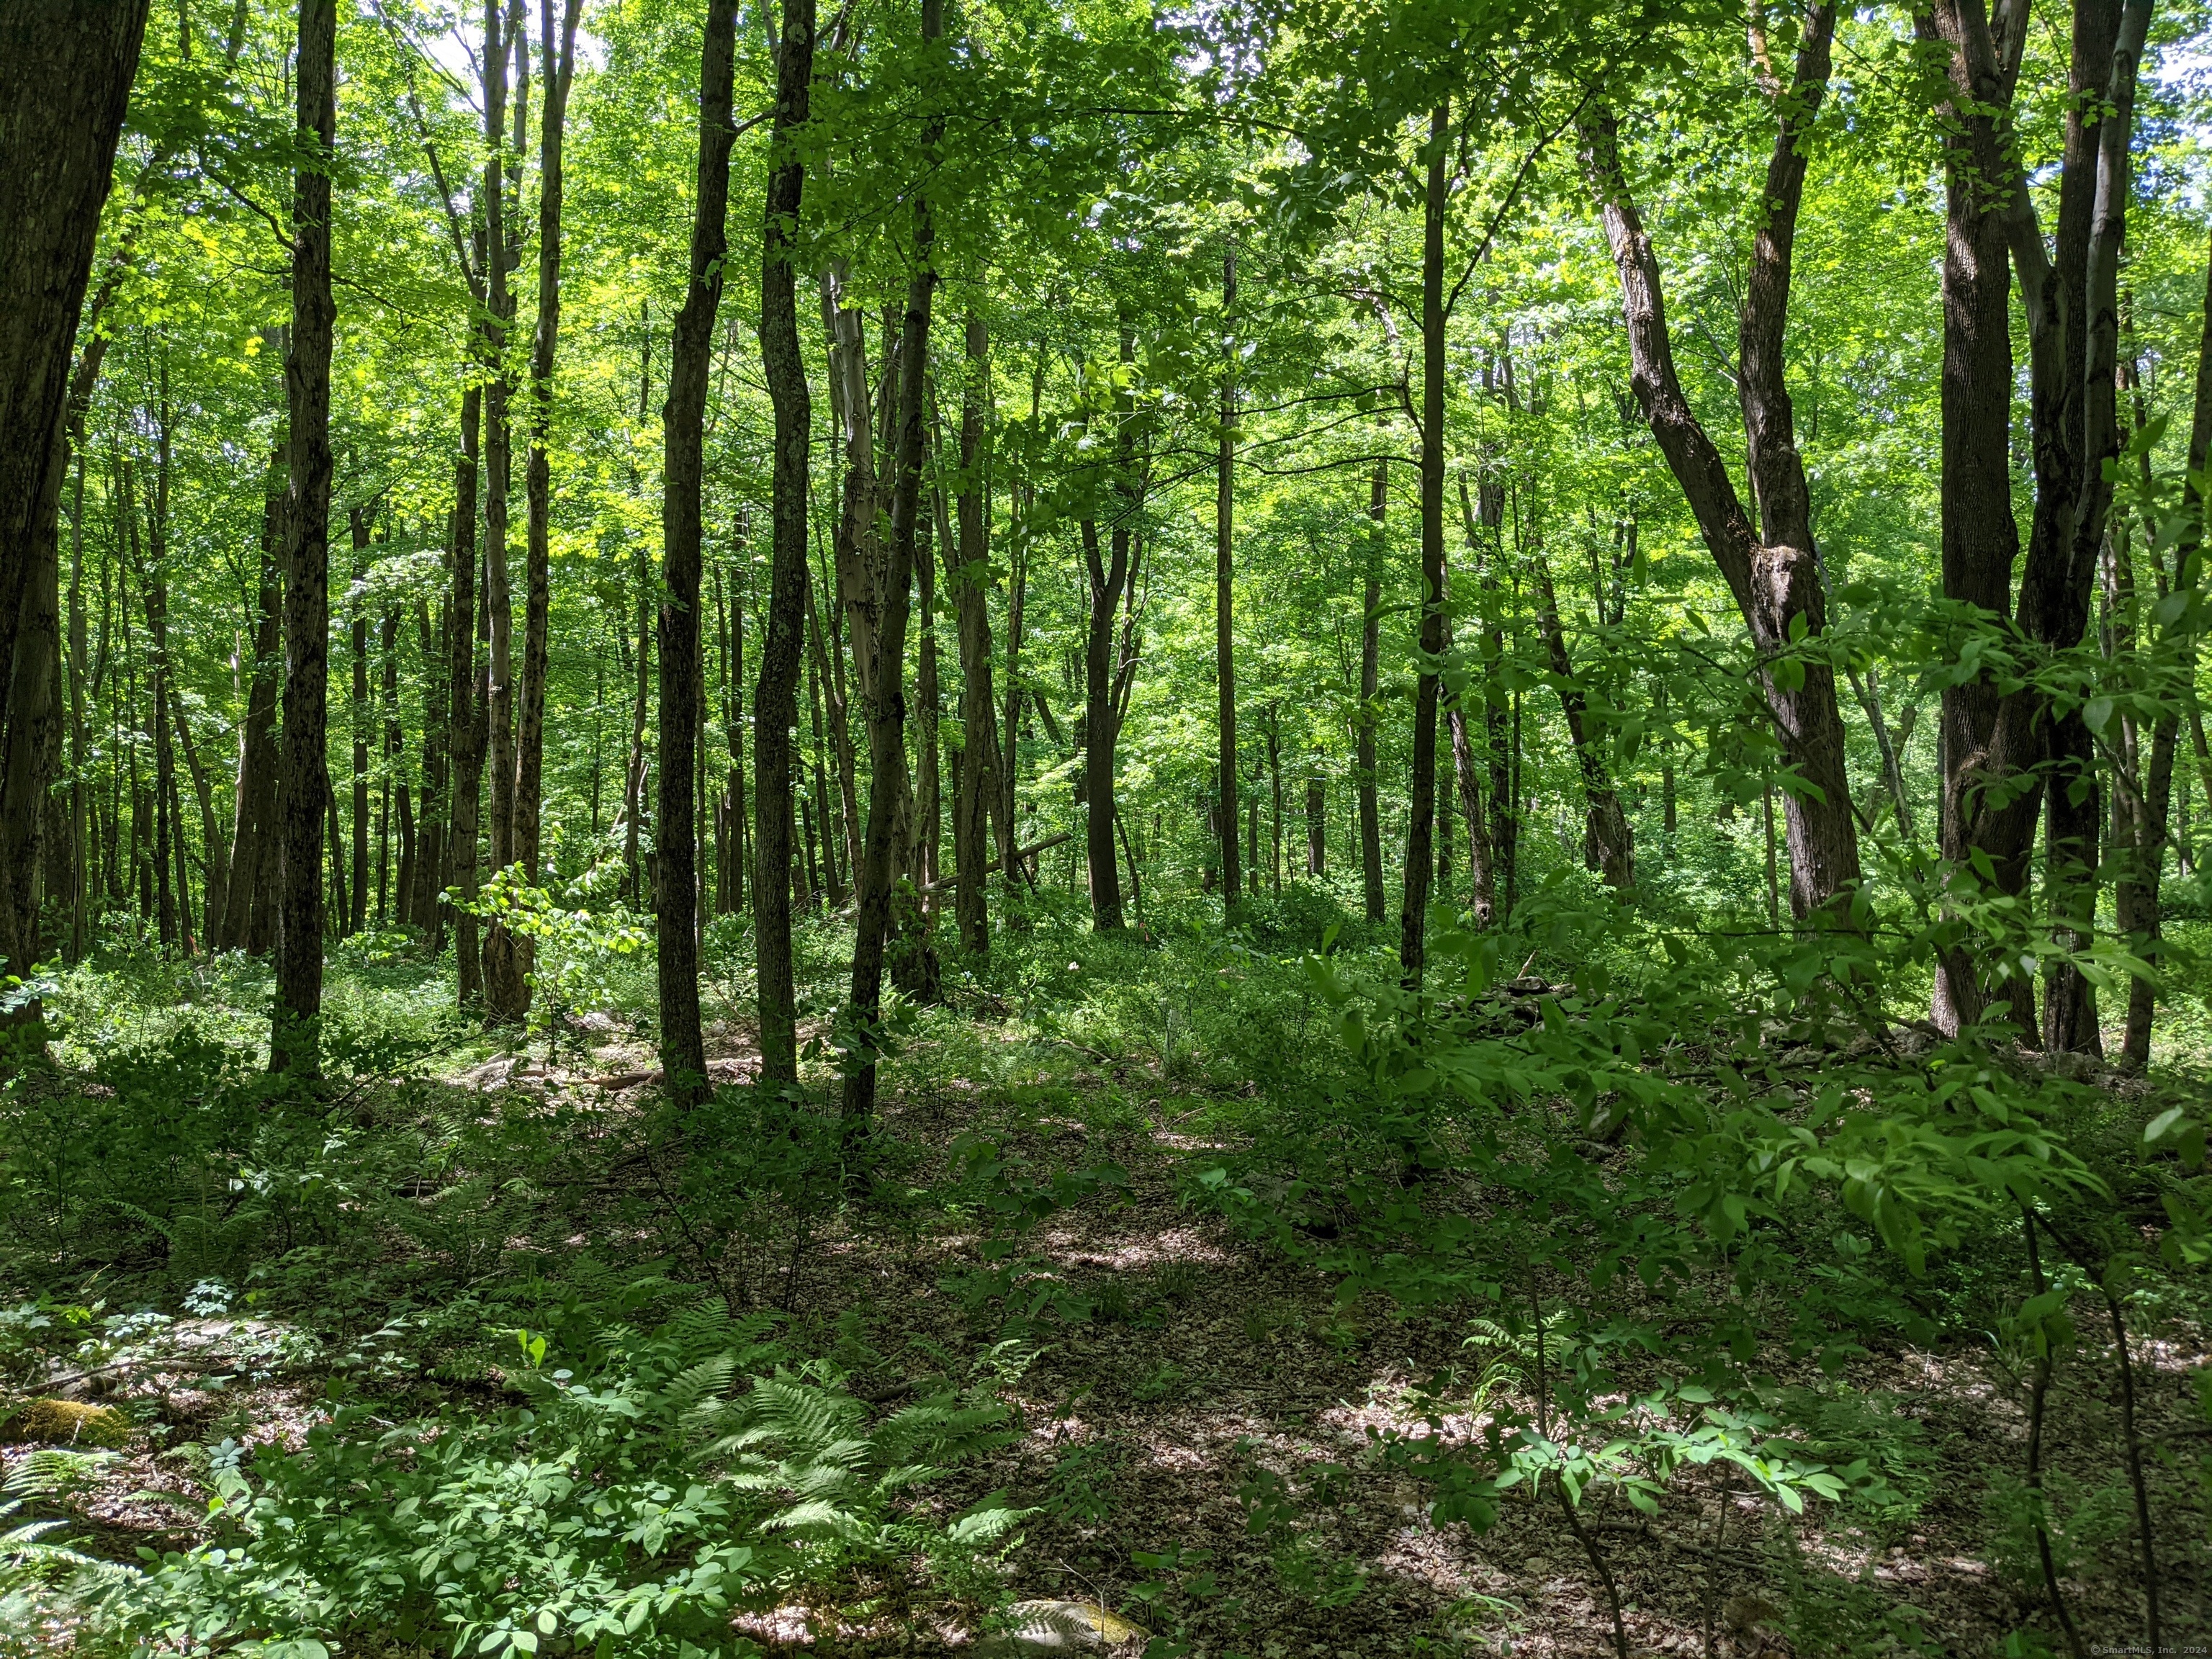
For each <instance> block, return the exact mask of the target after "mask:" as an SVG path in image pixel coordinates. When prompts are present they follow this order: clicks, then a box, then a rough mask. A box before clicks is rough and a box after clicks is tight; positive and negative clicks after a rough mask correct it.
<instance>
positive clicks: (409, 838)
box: [376, 605, 415, 928]
mask: <svg viewBox="0 0 2212 1659" xmlns="http://www.w3.org/2000/svg"><path fill="white" fill-rule="evenodd" d="M377 656H378V658H379V659H380V667H381V668H382V670H383V674H382V678H381V679H380V683H379V688H378V689H379V690H380V694H381V696H380V701H381V702H382V703H383V705H384V804H383V807H382V816H381V817H380V820H379V822H378V824H377V831H376V834H377V840H378V842H379V846H378V848H377V854H376V925H377V927H379V928H384V927H389V926H391V925H392V924H393V923H394V922H397V923H399V924H401V925H404V924H405V922H406V921H407V920H408V916H409V914H410V911H409V907H408V889H409V886H410V884H411V882H412V881H413V878H414V875H415V820H414V817H413V815H412V813H411V812H410V808H409V802H408V799H407V782H406V780H405V778H404V775H402V774H401V772H400V757H401V755H402V753H403V751H404V738H403V736H402V727H401V725H400V720H399V607H398V605H386V606H385V607H384V622H383V625H382V626H381V627H380V629H378V630H377ZM395 788H396V789H397V790H398V796H399V866H398V869H397V870H394V869H393V868H392V793H393V791H394V789H395ZM387 890H389V892H390V895H391V897H390V901H389V902H390V906H391V908H389V909H388V910H387V909H386V892H387Z"/></svg>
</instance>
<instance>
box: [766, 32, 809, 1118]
mask: <svg viewBox="0 0 2212 1659" xmlns="http://www.w3.org/2000/svg"><path fill="white" fill-rule="evenodd" d="M814 44H815V0H784V5H783V7H782V30H781V36H780V39H779V41H778V45H777V48H776V53H775V123H774V133H773V137H771V139H770V141H769V143H770V147H771V148H770V162H769V179H768V191H767V199H766V211H765V213H764V214H763V227H762V234H761V301H760V343H761V368H762V372H763V378H764V379H765V380H767V382H768V388H769V400H770V401H771V402H772V403H773V404H774V405H775V451H774V460H773V463H772V468H773V470H772V475H771V477H772V483H771V492H772V494H771V507H770V514H771V517H770V547H771V552H770V559H769V602H768V614H767V616H766V618H765V619H764V627H763V639H762V642H761V670H760V683H759V684H758V686H757V688H756V689H755V690H754V693H753V720H754V726H753V757H754V758H753V763H754V781H753V814H754V818H753V846H754V859H755V863H754V868H753V907H754V935H755V939H756V941H757V943H756V946H755V954H756V960H757V969H758V972H757V979H758V984H759V999H760V1036H761V1081H762V1082H763V1084H765V1085H769V1087H771V1088H775V1087H777V1086H782V1087H789V1086H791V1085H794V1084H796V1083H797V1082H798V1080H799V1027H798V1005H797V1000H796V993H795V990H794V988H793V977H792V971H793V970H792V956H791V850H792V849H791V830H792V817H793V812H792V783H793V777H792V750H791V732H792V728H793V726H796V725H797V724H798V720H799V706H798V705H799V700H798V690H799V652H800V649H801V647H802V642H803V629H805V609H806V488H807V448H808V445H809V442H810V441H811V437H812V432H813V420H814V416H813V410H812V399H811V396H810V394H809V392H808V389H807V384H806V363H805V358H804V357H803V356H800V353H799V310H798V305H797V300H796V295H795V294H794V291H793V290H794V288H795V285H796V284H795V279H796V276H797V272H796V270H795V269H794V267H793V256H794V254H795V252H796V251H797V240H798V221H799V205H800V198H801V197H802V195H803V193H804V192H805V187H806V158H805V155H804V154H802V153H800V152H799V150H798V149H796V138H797V135H798V134H799V131H801V130H802V129H803V128H805V125H806V122H807V110H808V94H809V90H810V88H811V82H812V80H813V76H814Z"/></svg>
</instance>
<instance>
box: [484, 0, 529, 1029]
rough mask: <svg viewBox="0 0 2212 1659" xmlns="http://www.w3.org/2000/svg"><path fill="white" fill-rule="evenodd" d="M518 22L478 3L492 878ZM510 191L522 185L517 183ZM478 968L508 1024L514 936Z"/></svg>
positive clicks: (515, 998)
mask: <svg viewBox="0 0 2212 1659" xmlns="http://www.w3.org/2000/svg"><path fill="white" fill-rule="evenodd" d="M502 3H504V5H505V8H506V15H505V16H504V17H502V16H501V6H502ZM522 19H523V9H522V0H484V49H483V50H484V145H485V160H484V225H485V234H484V250H485V258H484V289H485V305H484V313H483V340H482V349H483V354H484V368H485V371H486V375H487V379H486V381H485V385H484V547H483V561H484V566H483V568H484V591H483V604H484V606H485V613H486V617H487V619H488V621H489V640H488V642H487V643H488V646H489V650H488V653H487V655H486V661H485V688H484V718H485V722H486V738H485V741H486V745H487V747H486V766H487V769H488V773H489V781H490V786H491V787H490V792H489V793H490V808H491V825H490V829H491V836H490V841H491V867H492V868H493V869H494V870H495V871H498V870H504V869H505V868H507V866H508V865H510V864H512V863H513V861H514V780H515V770H514V766H515V752H514V735H515V733H514V689H515V688H514V648H513V638H514V601H513V594H512V592H511V591H510V588H509V585H508V576H507V568H508V548H507V520H508V513H507V492H508V489H509V487H510V486H511V485H512V483H513V471H514V426H513V419H512V416H511V413H510V406H509V405H510V400H511V399H512V398H513V392H514V386H513V380H512V379H511V378H510V375H509V373H508V370H507V337H508V335H509V334H510V333H511V332H512V331H513V326H514V289H513V283H512V282H511V280H510V279H511V277H512V276H513V268H514V256H515V253H516V252H517V250H516V249H515V247H514V246H513V241H512V240H511V236H512V234H513V230H512V227H511V226H510V224H509V219H510V217H511V213H510V209H509V206H508V203H507V173H506V161H507V155H508V153H509V143H508V138H507V92H508V87H507V59H508V58H509V56H510V54H511V55H512V56H513V59H514V62H515V64H516V66H517V69H518V70H523V69H526V66H527V64H528V62H529V59H528V57H527V51H528V47H527V42H526V40H525V38H524V29H523V27H522ZM519 90H520V88H518V91H519ZM522 103H523V100H522V99H521V98H520V97H519V96H518V97H517V99H516V100H515V105H516V108H515V120H516V121H517V123H518V124H519V123H520V121H521V120H522V119H523V112H522ZM514 148H516V149H520V146H519V145H517V146H515V147H514ZM517 171H518V173H519V172H520V161H518V163H517ZM516 182H517V184H518V185H519V184H520V179H517V180H516ZM516 205H517V206H519V205H520V204H519V203H518V204H516ZM522 998H523V991H522V967H521V963H520V961H519V960H518V959H517V951H516V940H515V939H514V936H513V934H512V933H509V932H508V931H507V928H506V927H504V926H502V925H501V923H499V922H498V921H493V922H492V923H490V924H489V926H488V927H485V929H484V933H483V1010H484V1015H485V1018H488V1019H489V1020H492V1021H495V1022H498V1023H510V1022H512V1021H513V1020H514V1019H515V1018H518V1016H517V1014H516V1012H515V1011H516V1010H517V1009H518V1008H519V1007H520V1006H522Z"/></svg>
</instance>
